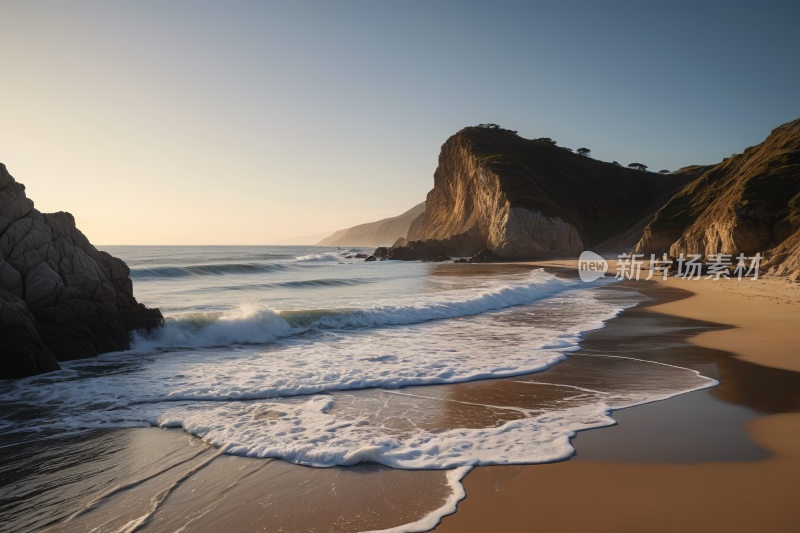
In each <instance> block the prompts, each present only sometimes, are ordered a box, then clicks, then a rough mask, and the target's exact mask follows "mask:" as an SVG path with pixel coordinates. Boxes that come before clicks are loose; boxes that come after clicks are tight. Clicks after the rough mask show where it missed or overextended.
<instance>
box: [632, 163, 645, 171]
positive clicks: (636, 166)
mask: <svg viewBox="0 0 800 533" xmlns="http://www.w3.org/2000/svg"><path fill="white" fill-rule="evenodd" d="M628 168H632V169H634V170H641V171H642V172H644V171H645V170H647V165H643V164H641V163H631V164H630V165H628Z"/></svg>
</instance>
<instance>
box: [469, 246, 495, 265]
mask: <svg viewBox="0 0 800 533" xmlns="http://www.w3.org/2000/svg"><path fill="white" fill-rule="evenodd" d="M498 260H500V261H502V258H501V257H498V256H497V255H496V254H495V253H494V252H492V251H491V250H487V249H486V248H484V249H483V250H481V251H480V252H478V253H477V254H475V255H473V256H472V257H471V258H470V260H469V262H470V263H496V262H497V261H498Z"/></svg>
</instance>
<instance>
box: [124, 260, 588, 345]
mask: <svg viewBox="0 0 800 533" xmlns="http://www.w3.org/2000/svg"><path fill="white" fill-rule="evenodd" d="M319 281H324V280H319ZM328 281H330V280H328ZM304 283H307V282H304ZM312 283H314V282H312ZM576 283H577V282H576V281H575V280H567V279H561V278H557V277H556V276H554V275H552V274H548V273H545V272H544V271H543V270H537V271H534V272H533V273H532V274H531V276H530V278H528V280H527V282H526V283H522V284H509V285H504V286H500V287H495V288H493V289H487V290H484V291H475V292H469V293H460V295H459V294H457V295H453V294H452V293H442V295H441V296H438V297H437V296H433V297H421V298H417V299H414V300H410V301H407V302H403V303H402V304H400V305H376V306H372V307H369V308H364V309H312V310H294V311H283V312H279V311H277V310H275V309H272V308H271V307H269V306H268V305H265V304H263V303H260V302H245V303H241V304H239V305H238V306H236V307H235V308H233V309H230V310H228V311H225V312H222V313H200V314H197V313H195V314H189V315H181V316H177V317H170V318H168V319H167V322H166V324H165V325H164V326H163V327H162V328H160V329H158V330H155V331H154V332H152V333H151V334H144V333H137V334H135V335H134V346H135V347H136V348H155V347H166V346H187V347H188V346H218V345H223V344H234V343H262V342H271V341H274V340H275V339H277V338H280V337H286V336H288V335H292V334H296V333H302V332H304V331H307V330H308V329H309V328H319V329H353V328H370V327H379V326H398V325H408V324H416V323H420V322H425V321H428V320H437V319H445V318H457V317H462V316H471V315H477V314H480V313H484V312H486V311H492V310H497V309H504V308H506V307H511V306H514V305H522V304H526V303H532V302H534V301H536V300H539V299H542V298H546V297H549V296H552V295H554V294H556V293H559V292H562V291H564V290H567V289H570V288H574V287H575V286H576Z"/></svg>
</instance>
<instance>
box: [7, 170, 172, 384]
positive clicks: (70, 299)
mask: <svg viewBox="0 0 800 533" xmlns="http://www.w3.org/2000/svg"><path fill="white" fill-rule="evenodd" d="M0 292H2V293H3V295H4V298H3V300H2V306H3V311H2V312H3V313H4V315H3V319H2V325H0V330H2V331H1V332H0V379H6V378H12V377H21V376H22V375H32V374H37V373H41V372H49V371H51V370H57V369H58V368H59V367H58V363H55V361H56V360H57V361H68V360H72V359H82V358H85V357H93V356H96V355H98V354H101V353H105V352H112V351H117V350H125V349H127V348H129V347H130V333H131V332H132V331H134V330H139V329H145V330H149V329H152V328H154V327H158V326H160V325H162V324H163V323H164V317H163V316H162V315H161V312H160V311H159V310H158V309H148V308H146V307H145V306H144V305H142V304H140V303H139V302H137V301H136V298H134V296H133V282H132V281H131V279H130V269H129V268H128V265H126V264H125V262H124V261H122V260H121V259H118V258H116V257H112V256H111V255H110V254H108V253H106V252H101V251H99V250H98V249H97V248H95V247H94V246H92V244H91V243H90V242H89V240H88V239H87V238H86V236H85V235H84V234H83V233H81V231H80V230H79V229H78V228H77V227H76V226H75V219H74V218H73V216H72V215H70V214H69V213H64V212H59V213H51V214H44V213H40V212H39V211H37V210H36V209H34V208H33V202H31V201H30V200H29V199H27V198H26V197H25V187H24V185H22V184H21V183H17V182H16V181H15V180H14V178H12V177H11V175H10V174H8V172H7V171H6V168H5V166H4V165H2V164H0ZM10 298H11V299H10ZM13 298H16V300H13ZM20 303H21V304H22V305H23V306H24V307H22V308H20Z"/></svg>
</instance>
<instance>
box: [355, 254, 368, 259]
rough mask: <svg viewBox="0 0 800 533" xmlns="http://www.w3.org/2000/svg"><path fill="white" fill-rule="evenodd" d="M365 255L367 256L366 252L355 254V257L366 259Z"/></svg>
mask: <svg viewBox="0 0 800 533" xmlns="http://www.w3.org/2000/svg"><path fill="white" fill-rule="evenodd" d="M367 257H369V256H368V255H367V254H356V255H355V258H356V259H366V258H367Z"/></svg>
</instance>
